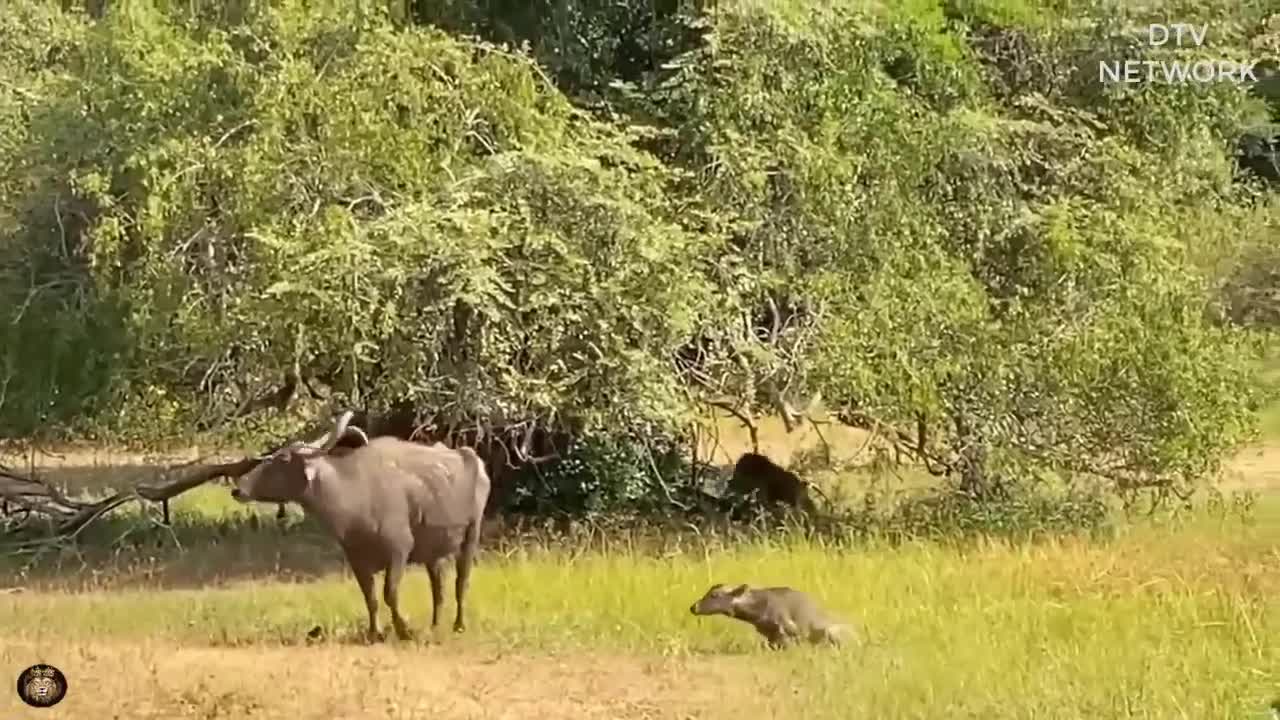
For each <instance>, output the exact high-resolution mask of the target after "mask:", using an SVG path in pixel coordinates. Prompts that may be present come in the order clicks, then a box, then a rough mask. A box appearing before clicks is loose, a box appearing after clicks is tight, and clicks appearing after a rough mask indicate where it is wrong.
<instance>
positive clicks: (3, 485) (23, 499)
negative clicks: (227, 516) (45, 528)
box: [0, 458, 261, 545]
mask: <svg viewBox="0 0 1280 720" xmlns="http://www.w3.org/2000/svg"><path fill="white" fill-rule="evenodd" d="M199 462H200V461H195V462H186V463H181V464H179V465H175V466H172V467H170V468H167V469H165V470H163V471H161V473H160V476H161V477H167V476H168V475H170V473H172V472H173V471H175V470H180V469H183V468H194V469H193V470H192V471H191V472H187V473H183V474H182V476H181V477H179V478H177V479H175V480H171V481H168V482H159V483H139V484H137V485H135V486H134V487H132V488H129V489H128V490H121V491H119V492H117V493H115V494H113V495H111V496H109V497H107V498H104V499H102V500H99V501H97V502H78V501H74V500H69V499H67V498H66V497H64V496H63V495H62V493H61V492H59V491H58V490H57V488H54V487H53V486H52V485H50V484H48V483H46V482H44V481H42V480H36V479H32V478H27V477H22V476H20V475H17V474H16V473H13V472H9V471H3V472H0V500H3V501H4V502H5V503H6V504H7V503H13V504H14V505H16V506H18V507H20V508H22V509H24V510H26V511H28V512H29V513H35V514H38V515H43V516H45V517H47V518H49V519H51V520H54V521H55V523H56V524H55V526H54V530H53V532H52V533H51V534H50V535H48V536H47V537H42V538H38V539H34V540H31V541H28V542H26V543H22V544H21V545H39V544H46V543H49V542H54V541H63V540H74V539H75V537H76V536H78V535H79V534H80V532H81V531H82V530H84V529H85V528H86V527H88V526H89V525H91V524H92V523H94V522H95V521H97V520H98V519H99V518H101V517H103V516H105V515H106V514H108V513H110V512H111V511H113V510H115V509H116V508H118V507H120V506H122V505H124V504H126V503H128V502H130V501H133V500H146V501H149V502H158V503H160V504H161V505H162V506H163V508H164V519H165V522H166V523H168V521H169V507H168V504H169V501H170V500H172V499H173V498H175V497H177V496H179V495H181V494H183V493H185V492H187V491H190V490H193V489H195V488H197V487H200V486H201V485H204V484H205V483H207V482H209V481H210V480H213V479H214V478H219V477H232V478H234V477H239V476H241V475H244V474H245V473H247V472H249V471H250V470H252V469H253V468H255V467H257V465H258V463H260V462H261V460H260V459H258V458H244V459H242V460H237V461H235V462H229V463H216V464H197V463H199Z"/></svg>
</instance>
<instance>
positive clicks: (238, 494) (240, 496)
mask: <svg viewBox="0 0 1280 720" xmlns="http://www.w3.org/2000/svg"><path fill="white" fill-rule="evenodd" d="M231 497H232V499H234V500H236V501H238V502H242V503H247V502H249V496H248V495H247V494H245V491H243V490H241V489H240V488H239V487H233V488H231Z"/></svg>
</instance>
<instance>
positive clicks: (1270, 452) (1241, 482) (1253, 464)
mask: <svg viewBox="0 0 1280 720" xmlns="http://www.w3.org/2000/svg"><path fill="white" fill-rule="evenodd" d="M1219 487H1221V488H1223V489H1224V490H1257V491H1263V490H1275V489H1277V488H1280V445H1275V444H1267V445H1262V446H1260V447H1251V448H1246V449H1245V450H1244V451H1242V452H1241V453H1240V454H1238V455H1236V457H1235V458H1233V459H1232V460H1231V461H1230V462H1229V463H1227V464H1226V471H1225V472H1224V473H1223V478H1222V480H1221V482H1220V483H1219Z"/></svg>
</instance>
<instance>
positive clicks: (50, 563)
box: [0, 512, 346, 591]
mask: <svg viewBox="0 0 1280 720" xmlns="http://www.w3.org/2000/svg"><path fill="white" fill-rule="evenodd" d="M345 567H346V561H345V560H344V558H343V556H342V551H341V549H340V548H339V547H338V544H337V543H336V542H335V541H334V540H333V538H331V537H329V536H328V535H327V534H326V533H325V532H324V530H323V529H322V528H321V527H319V526H318V525H317V524H316V523H314V522H313V521H311V520H309V519H298V518H297V517H295V516H290V517H288V518H286V519H285V520H284V521H283V522H277V521H276V520H275V519H274V517H271V518H269V519H268V518H264V517H263V516H262V515H259V514H251V513H246V514H242V515H230V516H225V517H209V516H204V515H200V514H197V513H185V512H179V513H175V514H174V516H173V518H172V522H171V523H170V524H169V525H168V526H166V525H163V524H161V523H159V522H157V521H154V520H151V519H149V517H148V515H144V514H140V513H120V514H119V515H114V516H110V517H106V518H103V519H101V520H99V521H98V522H96V523H94V524H92V525H90V526H89V527H88V528H86V529H85V530H84V531H83V532H82V533H81V535H80V536H79V537H78V538H77V542H76V543H75V544H74V545H69V544H63V545H58V546H46V547H42V548H39V549H35V550H24V551H22V552H17V553H13V552H6V553H5V554H4V556H3V557H0V586H19V587H25V588H28V589H32V590H39V589H60V590H68V591H88V590H102V589H107V588H123V587H139V586H142V587H149V588H157V589H184V588H186V589H190V588H200V587H208V586H216V585H220V584H224V583H229V582H236V581H244V580H253V579H258V578H273V579H277V580H280V579H284V580H307V579H315V578H319V577H322V576H324V575H329V574H332V573H335V572H340V571H342V570H343V569H344V568H345Z"/></svg>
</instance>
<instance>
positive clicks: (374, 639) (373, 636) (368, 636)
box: [364, 630, 387, 645]
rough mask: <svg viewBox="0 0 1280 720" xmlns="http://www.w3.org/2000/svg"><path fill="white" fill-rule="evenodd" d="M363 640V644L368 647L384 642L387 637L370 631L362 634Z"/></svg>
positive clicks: (379, 632) (376, 631)
mask: <svg viewBox="0 0 1280 720" xmlns="http://www.w3.org/2000/svg"><path fill="white" fill-rule="evenodd" d="M364 639H365V642H367V643H369V644H370V645H373V644H376V643H380V642H382V641H384V640H386V639H387V636H386V635H384V634H383V633H382V632H381V631H378V630H370V631H368V632H366V633H365V634H364Z"/></svg>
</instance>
